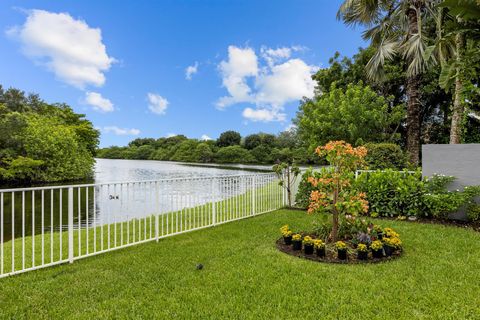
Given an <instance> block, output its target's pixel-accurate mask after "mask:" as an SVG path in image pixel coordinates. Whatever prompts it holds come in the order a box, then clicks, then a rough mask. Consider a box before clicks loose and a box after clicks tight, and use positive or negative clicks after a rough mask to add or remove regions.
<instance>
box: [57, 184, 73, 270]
mask: <svg viewBox="0 0 480 320" xmlns="http://www.w3.org/2000/svg"><path fill="white" fill-rule="evenodd" d="M60 232H61V231H60ZM68 262H70V263H73V188H72V187H69V188H68Z"/></svg>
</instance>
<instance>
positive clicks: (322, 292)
mask: <svg viewBox="0 0 480 320" xmlns="http://www.w3.org/2000/svg"><path fill="white" fill-rule="evenodd" d="M311 222H312V217H311V216H307V215H306V214H305V213H303V212H301V211H288V210H280V211H275V212H272V213H267V214H265V215H262V216H258V217H255V218H253V219H246V220H241V221H237V222H234V223H230V224H225V225H221V226H218V227H215V228H210V229H204V230H199V231H196V232H192V233H188V234H183V235H178V236H175V237H171V238H166V239H162V240H160V242H159V243H156V242H151V243H146V244H143V245H139V246H135V247H130V248H127V249H124V250H120V251H115V252H112V253H107V254H103V255H99V256H96V257H92V258H89V259H85V260H80V261H77V262H75V263H74V264H71V265H63V266H57V267H52V268H48V269H44V270H40V271H35V272H30V273H26V274H23V275H18V276H15V277H10V278H5V279H2V280H0V304H1V308H0V317H1V318H12V317H17V318H24V317H26V318H43V319H51V318H70V319H89V318H139V319H140V318H178V319H192V318H204V319H205V318H207V319H208V318H210V319H221V318H231V319H272V318H273V319H291V318H303V319H319V318H321V319H366V318H369V319H372V318H373V319H391V318H397V319H411V318H415V319H475V318H478V316H479V315H480V306H479V304H478V292H480V276H479V274H478V270H479V269H480V234H478V233H475V232H473V231H470V230H464V229H460V228H454V227H448V226H442V225H430V224H429V225H421V224H414V223H408V222H394V221H392V222H386V221H383V222H382V223H383V224H384V225H386V224H388V225H391V226H393V227H394V228H396V229H398V231H399V232H400V233H401V234H402V239H403V240H404V245H405V253H404V255H403V257H401V258H400V259H397V260H395V261H391V262H388V263H381V264H375V265H330V264H321V263H315V262H311V261H306V260H303V259H298V258H294V257H291V256H288V255H286V254H284V253H281V252H279V251H277V249H276V248H275V240H276V239H277V238H278V228H279V227H280V226H281V225H283V224H285V223H289V224H290V226H291V227H292V228H293V229H297V230H300V229H301V230H306V229H309V228H310V227H311ZM197 263H202V264H203V265H204V269H203V270H196V264H197Z"/></svg>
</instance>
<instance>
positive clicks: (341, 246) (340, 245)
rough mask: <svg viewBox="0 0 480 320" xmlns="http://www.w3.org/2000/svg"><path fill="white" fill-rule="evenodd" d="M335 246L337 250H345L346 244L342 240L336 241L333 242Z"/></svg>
mask: <svg viewBox="0 0 480 320" xmlns="http://www.w3.org/2000/svg"><path fill="white" fill-rule="evenodd" d="M335 248H337V250H347V244H346V243H345V242H343V241H337V242H335Z"/></svg>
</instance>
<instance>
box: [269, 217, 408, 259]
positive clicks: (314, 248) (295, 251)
mask: <svg viewBox="0 0 480 320" xmlns="http://www.w3.org/2000/svg"><path fill="white" fill-rule="evenodd" d="M364 224H366V222H365V223H364ZM280 231H281V233H282V238H280V239H278V240H277V242H276V245H277V248H278V249H279V250H280V251H282V252H285V253H287V254H290V255H293V256H296V257H301V258H305V259H308V260H314V261H320V262H330V263H375V262H381V261H386V260H392V259H395V258H397V257H400V256H401V254H402V252H403V249H402V241H401V239H400V235H399V234H398V233H397V232H396V231H395V230H393V229H392V228H382V227H381V226H379V225H373V224H368V227H367V230H366V232H362V231H359V232H358V233H357V234H356V235H352V234H349V235H345V236H344V239H342V240H338V241H336V242H332V241H325V240H324V239H322V238H321V237H322V234H321V233H318V232H312V233H305V232H298V233H294V232H293V231H292V230H290V228H289V226H288V225H285V226H283V227H282V228H280ZM292 234H293V236H292ZM292 237H293V240H292Z"/></svg>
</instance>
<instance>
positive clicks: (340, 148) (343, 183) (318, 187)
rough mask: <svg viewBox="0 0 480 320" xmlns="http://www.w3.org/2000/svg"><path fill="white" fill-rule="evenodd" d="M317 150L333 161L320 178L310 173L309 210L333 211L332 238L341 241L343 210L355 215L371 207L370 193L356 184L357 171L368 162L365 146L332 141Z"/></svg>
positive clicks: (310, 212) (309, 211)
mask: <svg viewBox="0 0 480 320" xmlns="http://www.w3.org/2000/svg"><path fill="white" fill-rule="evenodd" d="M315 153H316V154H318V155H319V156H320V157H325V159H326V160H327V161H328V162H329V163H330V167H329V168H324V169H323V170H322V175H321V177H320V178H315V177H309V178H308V182H309V183H310V184H311V185H312V186H313V187H314V190H313V191H312V192H311V194H310V204H309V206H308V213H309V214H312V213H315V212H331V213H332V233H331V238H332V241H337V237H338V219H339V215H340V214H348V215H352V216H355V215H357V214H359V213H366V212H367V211H368V201H367V200H366V194H365V193H362V192H358V191H357V190H355V189H354V188H352V179H353V177H354V171H355V170H356V169H357V168H359V167H361V166H363V165H364V158H365V156H366V155H367V149H366V148H365V147H357V148H353V147H352V146H351V145H350V144H349V143H345V141H330V142H329V143H327V144H326V145H324V146H320V147H317V149H316V150H315Z"/></svg>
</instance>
